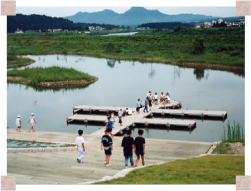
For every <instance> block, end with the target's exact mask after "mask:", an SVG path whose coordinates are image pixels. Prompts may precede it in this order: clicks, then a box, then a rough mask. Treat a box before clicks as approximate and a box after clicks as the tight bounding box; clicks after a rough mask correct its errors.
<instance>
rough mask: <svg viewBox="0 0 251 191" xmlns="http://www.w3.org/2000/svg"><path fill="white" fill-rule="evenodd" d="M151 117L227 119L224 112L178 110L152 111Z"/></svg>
mask: <svg viewBox="0 0 251 191" xmlns="http://www.w3.org/2000/svg"><path fill="white" fill-rule="evenodd" d="M151 113H152V114H153V115H156V114H157V115H159V116H162V117H164V116H170V117H182V118H191V117H194V118H205V119H209V118H214V119H222V120H225V119H226V118H227V112H226V111H207V110H178V109H166V110H164V109H152V111H151Z"/></svg>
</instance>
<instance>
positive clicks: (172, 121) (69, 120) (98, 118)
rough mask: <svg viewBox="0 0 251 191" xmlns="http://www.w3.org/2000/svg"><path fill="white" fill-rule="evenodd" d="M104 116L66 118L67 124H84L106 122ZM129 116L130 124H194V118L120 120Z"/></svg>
mask: <svg viewBox="0 0 251 191" xmlns="http://www.w3.org/2000/svg"><path fill="white" fill-rule="evenodd" d="M135 115H137V114H135ZM105 118H106V116H102V115H73V116H71V117H68V118H67V124H70V123H72V122H74V121H80V122H82V123H85V124H88V123H95V122H96V123H103V124H105V123H106V122H105ZM130 118H132V119H133V121H134V122H133V123H131V125H132V126H135V125H136V124H143V125H144V126H148V125H164V126H166V127H171V126H178V127H188V128H192V127H194V126H195V125H196V122H195V121H194V120H175V119H147V118H139V117H135V118H134V117H133V116H126V117H123V119H122V120H123V121H127V119H129V120H130ZM130 121H131V120H130ZM129 126H130V125H129Z"/></svg>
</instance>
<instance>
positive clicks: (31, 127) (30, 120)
mask: <svg viewBox="0 0 251 191" xmlns="http://www.w3.org/2000/svg"><path fill="white" fill-rule="evenodd" d="M28 123H29V124H30V125H31V126H30V129H29V132H31V131H33V132H35V130H34V125H35V124H37V122H36V120H35V113H31V116H30V118H29V121H28Z"/></svg>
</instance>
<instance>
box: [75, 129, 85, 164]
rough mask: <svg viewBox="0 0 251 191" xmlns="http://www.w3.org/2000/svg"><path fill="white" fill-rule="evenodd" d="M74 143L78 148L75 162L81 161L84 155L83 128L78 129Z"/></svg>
mask: <svg viewBox="0 0 251 191" xmlns="http://www.w3.org/2000/svg"><path fill="white" fill-rule="evenodd" d="M75 143H76V145H77V150H78V158H77V162H78V163H83V159H84V157H85V140H84V137H83V130H81V129H80V130H78V136H77V137H76V140H75Z"/></svg>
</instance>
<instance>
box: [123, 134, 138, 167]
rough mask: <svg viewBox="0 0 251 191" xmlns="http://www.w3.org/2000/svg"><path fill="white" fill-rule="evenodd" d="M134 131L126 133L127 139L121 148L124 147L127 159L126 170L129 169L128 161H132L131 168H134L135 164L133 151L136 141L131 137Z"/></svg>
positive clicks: (124, 139) (125, 138)
mask: <svg viewBox="0 0 251 191" xmlns="http://www.w3.org/2000/svg"><path fill="white" fill-rule="evenodd" d="M131 134H132V131H131V130H128V131H127V132H126V137H124V138H123V140H122V143H121V147H124V157H125V168H128V159H130V163H131V166H132V167H133V166H134V162H133V150H134V146H135V145H134V139H133V138H132V137H131Z"/></svg>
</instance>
